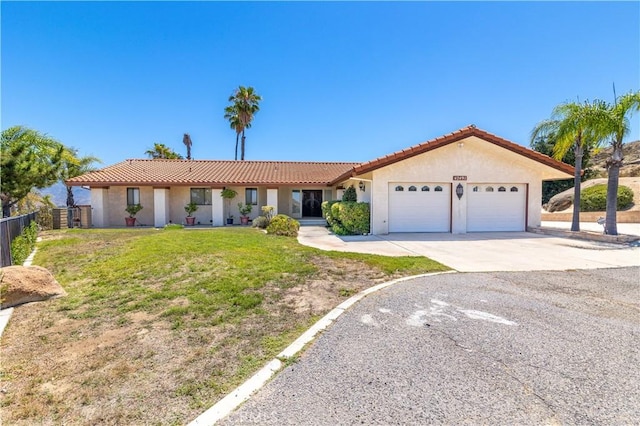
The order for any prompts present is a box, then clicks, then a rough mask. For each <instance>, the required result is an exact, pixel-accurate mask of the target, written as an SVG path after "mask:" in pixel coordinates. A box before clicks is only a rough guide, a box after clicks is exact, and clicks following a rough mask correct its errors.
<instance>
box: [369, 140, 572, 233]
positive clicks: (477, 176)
mask: <svg viewBox="0 0 640 426" xmlns="http://www.w3.org/2000/svg"><path fill="white" fill-rule="evenodd" d="M372 175H373V184H372V199H373V202H372V203H371V211H372V223H371V225H372V226H371V228H372V232H373V233H374V234H386V233H388V232H389V223H388V218H389V182H440V183H448V184H451V185H452V191H453V193H454V195H453V196H452V202H451V203H452V204H451V215H452V224H451V225H452V226H451V230H452V232H454V233H464V232H466V218H467V203H466V194H467V193H468V191H470V190H471V186H472V184H475V183H522V184H528V186H529V187H528V200H527V206H528V207H527V217H528V219H527V224H526V225H527V226H539V225H540V205H541V199H542V195H541V194H542V179H543V178H549V177H562V178H565V177H566V175H565V174H563V173H561V172H556V171H555V170H553V169H551V168H550V167H548V166H545V165H543V164H540V163H538V162H536V161H533V160H531V159H528V158H526V157H523V156H522V155H519V154H516V153H513V152H511V151H509V150H506V149H504V148H501V147H498V146H496V145H494V144H491V143H489V142H486V141H483V140H482V139H479V138H476V137H469V138H466V139H464V140H463V141H462V143H461V144H458V143H454V144H450V145H446V146H444V147H441V148H438V149H436V150H433V151H429V152H426V153H424V154H420V155H418V156H415V157H412V158H409V159H406V160H403V161H400V162H398V163H394V164H391V165H389V166H386V167H382V168H380V169H378V170H375V171H373V173H372ZM454 176H466V180H460V181H458V180H454ZM458 183H461V184H462V186H463V188H464V193H465V195H464V196H463V197H462V199H460V200H458V197H456V196H455V188H456V186H457V185H458Z"/></svg>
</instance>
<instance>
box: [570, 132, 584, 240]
mask: <svg viewBox="0 0 640 426" xmlns="http://www.w3.org/2000/svg"><path fill="white" fill-rule="evenodd" d="M574 153H575V157H576V164H575V169H574V175H573V217H572V219H571V230H572V231H574V232H578V231H580V172H581V171H582V156H583V154H584V150H583V149H582V146H581V145H580V143H579V142H577V143H576V145H575V148H574Z"/></svg>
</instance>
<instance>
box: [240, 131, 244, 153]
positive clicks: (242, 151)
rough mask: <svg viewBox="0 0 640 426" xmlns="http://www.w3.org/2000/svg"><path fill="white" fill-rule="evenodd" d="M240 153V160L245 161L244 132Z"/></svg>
mask: <svg viewBox="0 0 640 426" xmlns="http://www.w3.org/2000/svg"><path fill="white" fill-rule="evenodd" d="M240 153H241V156H240V159H241V160H244V130H242V142H241V144H240Z"/></svg>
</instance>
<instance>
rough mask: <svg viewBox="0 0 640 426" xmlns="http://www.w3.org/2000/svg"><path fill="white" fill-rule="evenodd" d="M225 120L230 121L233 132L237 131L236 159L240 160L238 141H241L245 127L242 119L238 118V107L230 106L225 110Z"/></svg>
mask: <svg viewBox="0 0 640 426" xmlns="http://www.w3.org/2000/svg"><path fill="white" fill-rule="evenodd" d="M224 118H225V119H227V120H229V124H230V126H231V128H232V129H233V130H235V131H236V154H235V157H234V159H235V160H237V159H238V140H239V139H240V134H241V133H242V131H243V129H244V127H243V126H242V123H241V122H240V117H239V116H238V111H237V110H236V106H235V104H234V105H229V106H228V107H226V108H225V109H224Z"/></svg>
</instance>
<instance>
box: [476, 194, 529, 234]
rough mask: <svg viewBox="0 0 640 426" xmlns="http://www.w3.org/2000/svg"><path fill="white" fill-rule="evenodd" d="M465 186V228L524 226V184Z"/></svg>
mask: <svg viewBox="0 0 640 426" xmlns="http://www.w3.org/2000/svg"><path fill="white" fill-rule="evenodd" d="M467 190H468V195H469V198H468V199H467V232H489V231H524V230H525V223H524V222H525V209H526V203H525V199H526V186H525V185H523V184H504V183H496V184H491V183H484V184H469V185H467Z"/></svg>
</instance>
